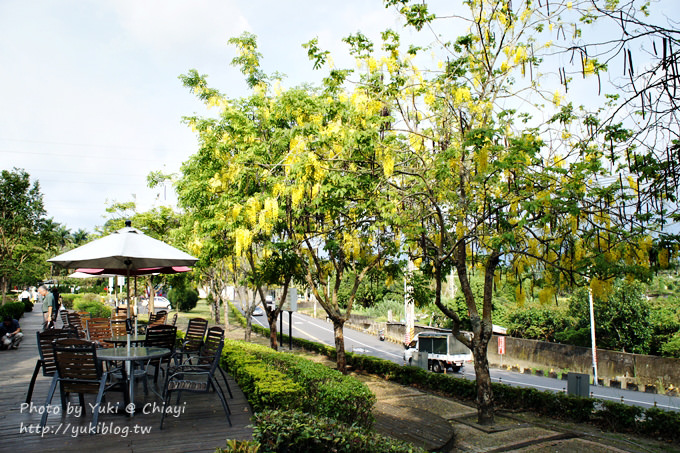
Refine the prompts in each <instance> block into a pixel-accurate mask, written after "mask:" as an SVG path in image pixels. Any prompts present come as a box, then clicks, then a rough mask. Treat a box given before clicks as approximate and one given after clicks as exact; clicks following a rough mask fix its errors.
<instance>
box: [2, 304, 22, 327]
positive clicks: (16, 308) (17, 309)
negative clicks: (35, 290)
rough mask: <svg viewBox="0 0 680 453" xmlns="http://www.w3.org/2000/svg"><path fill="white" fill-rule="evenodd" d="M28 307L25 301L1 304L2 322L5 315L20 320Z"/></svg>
mask: <svg viewBox="0 0 680 453" xmlns="http://www.w3.org/2000/svg"><path fill="white" fill-rule="evenodd" d="M25 311H26V307H25V306H24V303H23V302H7V303H6V304H5V305H2V306H0V322H1V321H2V320H3V319H4V318H5V316H10V317H11V318H12V319H16V320H19V319H21V317H22V316H24V312H25Z"/></svg>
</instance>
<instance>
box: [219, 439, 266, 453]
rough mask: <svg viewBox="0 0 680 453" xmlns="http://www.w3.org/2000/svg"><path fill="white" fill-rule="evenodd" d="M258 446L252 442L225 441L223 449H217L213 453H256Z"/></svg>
mask: <svg viewBox="0 0 680 453" xmlns="http://www.w3.org/2000/svg"><path fill="white" fill-rule="evenodd" d="M259 451H262V450H260V444H259V443H257V442H255V441H254V440H236V439H227V446H226V447H225V448H218V449H217V450H215V453H258V452H259Z"/></svg>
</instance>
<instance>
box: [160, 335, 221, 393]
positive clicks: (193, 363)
mask: <svg viewBox="0 0 680 453" xmlns="http://www.w3.org/2000/svg"><path fill="white" fill-rule="evenodd" d="M220 343H222V344H224V329H223V328H221V327H219V326H213V327H211V328H210V329H208V332H207V333H206V334H205V339H204V341H203V345H202V346H201V349H200V351H199V353H198V355H193V353H182V352H180V351H178V352H177V353H175V359H176V362H177V363H180V366H181V367H183V369H184V370H190V369H191V370H199V371H202V370H206V369H209V368H210V366H211V365H212V362H213V357H214V356H215V350H216V349H217V348H218V345H219V344H220ZM182 357H184V359H182ZM178 359H179V360H178ZM178 368H179V367H173V368H170V369H169V370H168V372H169V373H174V372H175V371H176V369H178ZM217 369H218V370H220V374H221V375H222V379H223V380H224V385H226V387H227V392H229V396H230V397H231V398H234V395H233V394H232V393H231V387H229V381H227V375H226V374H225V373H224V370H223V369H222V367H221V366H220V365H219V363H218V364H217ZM215 383H216V384H217V385H218V386H219V382H218V381H217V380H215ZM222 393H223V394H224V392H222Z"/></svg>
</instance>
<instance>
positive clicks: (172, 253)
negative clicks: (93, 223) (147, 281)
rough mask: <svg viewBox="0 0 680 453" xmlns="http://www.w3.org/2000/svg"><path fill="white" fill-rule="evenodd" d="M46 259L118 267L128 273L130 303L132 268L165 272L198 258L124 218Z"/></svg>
mask: <svg viewBox="0 0 680 453" xmlns="http://www.w3.org/2000/svg"><path fill="white" fill-rule="evenodd" d="M47 261H49V262H50V263H55V264H58V265H60V266H61V267H65V268H90V269H97V270H101V273H107V274H112V273H114V272H111V271H112V270H117V271H118V273H117V275H125V276H127V277H128V285H127V293H128V304H129V302H130V284H129V277H130V276H131V275H135V272H138V271H142V270H144V271H145V272H146V273H156V271H158V273H164V272H162V271H163V270H165V271H166V272H165V273H174V272H176V271H175V270H174V268H175V267H181V266H192V265H193V264H194V263H196V261H198V259H197V258H194V257H193V256H191V255H189V254H188V253H185V252H183V251H181V250H179V249H176V248H175V247H172V246H171V245H168V244H166V243H165V242H162V241H159V240H158V239H154V238H152V237H151V236H147V235H146V234H144V233H143V232H142V231H140V230H138V229H136V228H132V226H131V222H130V221H129V220H127V221H125V228H121V229H120V230H117V231H114V232H113V233H111V234H109V235H108V236H104V237H103V238H101V239H97V240H94V241H92V242H89V243H87V244H85V245H83V246H80V247H78V248H75V249H73V250H71V251H68V252H66V253H62V254H61V255H58V256H55V257H53V258H50V259H48V260H47ZM180 272H181V271H180ZM138 275H143V274H141V273H140V274H138ZM129 313H130V310H128V315H129Z"/></svg>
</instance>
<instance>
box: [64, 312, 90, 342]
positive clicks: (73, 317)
mask: <svg viewBox="0 0 680 453" xmlns="http://www.w3.org/2000/svg"><path fill="white" fill-rule="evenodd" d="M66 316H67V318H68V325H69V326H70V327H72V328H74V329H75V330H76V331H77V332H78V336H79V337H80V338H85V337H86V336H87V335H86V334H85V329H83V322H82V319H81V318H80V315H79V314H78V313H76V312H68V313H67V315H66Z"/></svg>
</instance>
